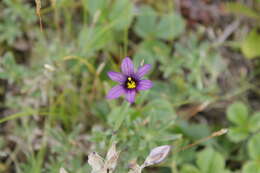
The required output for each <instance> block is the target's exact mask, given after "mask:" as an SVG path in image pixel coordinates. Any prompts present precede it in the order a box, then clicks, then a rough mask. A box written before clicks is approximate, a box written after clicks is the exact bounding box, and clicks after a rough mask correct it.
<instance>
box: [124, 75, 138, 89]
mask: <svg viewBox="0 0 260 173" xmlns="http://www.w3.org/2000/svg"><path fill="white" fill-rule="evenodd" d="M126 87H127V88H128V89H134V88H136V82H135V81H134V80H133V79H132V78H131V77H128V78H127V82H126Z"/></svg>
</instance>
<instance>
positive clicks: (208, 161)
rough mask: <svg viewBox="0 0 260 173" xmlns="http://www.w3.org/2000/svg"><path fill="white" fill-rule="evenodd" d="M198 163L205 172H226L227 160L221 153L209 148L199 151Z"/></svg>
mask: <svg viewBox="0 0 260 173" xmlns="http://www.w3.org/2000/svg"><path fill="white" fill-rule="evenodd" d="M197 165H198V166H199V168H200V170H201V172H203V173H220V172H224V166H225V160H224V158H223V157H222V155H221V154H220V153H218V152H216V151H214V150H213V149H212V148H207V149H205V150H203V151H202V152H200V153H199V155H198V159H197Z"/></svg>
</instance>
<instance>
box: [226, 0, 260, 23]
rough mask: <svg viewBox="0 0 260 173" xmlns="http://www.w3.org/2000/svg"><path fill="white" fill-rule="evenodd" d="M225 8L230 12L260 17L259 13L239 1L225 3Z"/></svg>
mask: <svg viewBox="0 0 260 173" xmlns="http://www.w3.org/2000/svg"><path fill="white" fill-rule="evenodd" d="M225 9H226V10H227V11H228V12H230V13H234V14H237V15H244V16H247V17H252V18H256V19H260V15H259V13H257V12H256V11H254V10H252V9H251V8H249V7H247V6H246V5H244V4H241V3H239V2H229V3H225Z"/></svg>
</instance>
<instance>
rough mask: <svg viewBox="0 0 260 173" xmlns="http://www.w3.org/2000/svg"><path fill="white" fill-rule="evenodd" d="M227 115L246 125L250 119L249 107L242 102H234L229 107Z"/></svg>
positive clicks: (232, 120)
mask: <svg viewBox="0 0 260 173" xmlns="http://www.w3.org/2000/svg"><path fill="white" fill-rule="evenodd" d="M227 117H228V119H229V120H230V121H231V122H233V123H234V124H236V125H244V124H245V123H247V121H248V108H247V107H246V105H245V104H243V103H241V102H236V103H233V104H232V105H231V106H229V107H228V110H227Z"/></svg>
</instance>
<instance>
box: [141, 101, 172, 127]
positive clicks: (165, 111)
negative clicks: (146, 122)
mask: <svg viewBox="0 0 260 173" xmlns="http://www.w3.org/2000/svg"><path fill="white" fill-rule="evenodd" d="M144 112H145V113H146V114H147V115H150V116H151V117H152V118H153V120H154V122H155V123H156V124H158V122H162V123H170V122H171V121H172V122H173V119H175V118H176V113H175V111H174V110H173V107H172V105H171V103H170V102H168V101H167V100H164V99H155V100H152V101H150V102H149V104H148V105H147V106H146V107H145V108H144Z"/></svg>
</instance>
